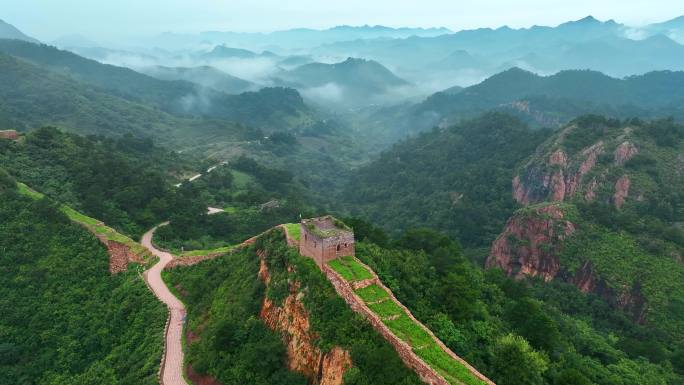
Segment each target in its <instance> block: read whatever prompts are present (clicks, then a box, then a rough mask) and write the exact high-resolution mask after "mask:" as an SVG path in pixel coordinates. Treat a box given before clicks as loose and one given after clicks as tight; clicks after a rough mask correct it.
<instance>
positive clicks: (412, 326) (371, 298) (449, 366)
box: [328, 257, 483, 385]
mask: <svg viewBox="0 0 684 385" xmlns="http://www.w3.org/2000/svg"><path fill="white" fill-rule="evenodd" d="M352 263H354V265H355V266H357V267H358V268H360V269H363V271H365V272H366V274H367V275H368V277H369V278H370V277H372V275H371V274H370V272H368V270H366V269H365V268H364V267H363V266H361V265H360V264H358V262H356V261H355V260H354V258H353V257H345V258H337V259H334V260H332V261H330V262H329V263H328V264H329V266H330V267H332V268H333V269H334V270H335V271H337V272H338V273H340V275H342V277H343V278H344V279H345V280H347V281H355V280H358V279H359V278H358V276H357V275H356V274H354V269H353V268H352V267H351V264H352ZM363 279H365V278H363ZM356 294H357V295H358V296H359V297H361V299H363V301H364V302H366V304H367V305H368V307H369V308H370V309H371V310H372V311H373V312H375V313H376V314H377V315H378V316H379V317H380V318H381V319H382V322H383V323H384V324H385V325H387V327H388V328H389V329H390V330H391V331H392V333H394V334H395V335H396V336H397V337H399V338H400V339H402V340H403V341H405V342H406V343H407V344H409V346H411V347H412V348H413V350H414V351H415V352H416V354H417V355H418V356H419V357H421V358H422V359H423V360H425V362H426V363H427V364H428V365H430V366H431V367H432V368H434V369H435V370H436V371H437V372H439V373H440V374H441V375H442V376H444V378H446V379H447V380H448V381H449V382H450V383H453V384H460V383H464V384H467V385H480V384H482V383H483V382H482V381H480V380H478V379H477V378H476V377H474V376H473V375H472V373H470V371H469V370H468V369H467V368H466V367H465V366H463V365H462V364H461V363H460V362H458V361H456V360H454V359H453V358H451V357H450V356H449V355H448V354H447V353H446V352H445V351H444V350H442V348H441V347H439V345H437V343H436V342H435V340H434V339H433V338H432V336H430V334H428V332H426V331H425V329H423V328H422V327H421V326H420V325H419V324H417V323H416V322H414V321H413V320H412V319H411V318H410V317H409V316H408V314H406V313H405V311H404V310H403V309H402V308H401V307H399V306H398V305H397V304H396V303H394V301H393V300H392V299H391V298H390V296H389V294H388V293H387V292H386V291H385V290H384V289H383V288H381V287H380V286H378V285H376V284H372V285H369V286H366V287H364V288H361V289H357V290H356Z"/></svg>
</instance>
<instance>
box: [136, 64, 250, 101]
mask: <svg viewBox="0 0 684 385" xmlns="http://www.w3.org/2000/svg"><path fill="white" fill-rule="evenodd" d="M140 71H141V72H142V73H145V74H147V75H149V76H152V77H155V78H157V79H161V80H170V81H173V80H185V81H188V82H191V83H195V84H199V85H201V86H203V87H207V88H213V89H215V90H218V91H222V92H225V93H228V94H239V93H242V92H246V91H253V90H255V89H256V88H258V87H257V85H256V84H253V83H251V82H248V81H247V80H243V79H240V78H237V77H235V76H231V75H229V74H227V73H225V72H223V71H219V70H217V69H216V68H213V67H210V66H201V67H164V66H154V67H145V68H142V69H141V70H140Z"/></svg>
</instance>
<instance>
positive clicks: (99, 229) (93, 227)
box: [17, 183, 150, 258]
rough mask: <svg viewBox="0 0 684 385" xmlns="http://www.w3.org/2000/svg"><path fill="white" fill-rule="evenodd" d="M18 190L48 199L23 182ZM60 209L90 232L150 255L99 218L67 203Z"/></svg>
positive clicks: (137, 252)
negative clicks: (75, 208)
mask: <svg viewBox="0 0 684 385" xmlns="http://www.w3.org/2000/svg"><path fill="white" fill-rule="evenodd" d="M17 190H18V192H19V193H20V194H22V195H25V196H27V197H29V198H31V199H33V200H40V199H47V198H45V196H44V195H43V194H41V193H39V192H37V191H35V190H33V189H32V188H30V187H28V186H27V185H25V184H23V183H17ZM59 211H61V212H62V213H63V214H64V215H66V216H67V218H69V219H70V220H71V221H72V222H74V223H77V224H80V225H82V226H83V227H85V228H87V229H88V230H90V232H92V233H93V234H95V235H99V236H103V237H105V238H106V239H108V240H110V241H115V242H119V243H122V244H124V245H126V246H128V247H129V248H130V249H131V251H132V252H133V253H135V254H136V255H138V256H140V257H141V258H142V257H145V256H149V255H150V252H149V250H147V249H146V248H145V247H143V246H142V245H141V244H140V243H138V242H136V241H134V240H132V239H131V238H129V237H127V236H125V235H122V234H120V233H118V232H117V231H116V230H114V229H112V228H111V227H108V226H106V225H105V224H104V223H102V222H100V221H98V220H97V219H94V218H91V217H89V216H86V215H83V214H81V213H79V212H78V211H76V210H74V209H72V208H71V207H69V206H67V205H60V206H59Z"/></svg>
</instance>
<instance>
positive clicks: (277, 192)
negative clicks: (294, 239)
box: [155, 158, 310, 254]
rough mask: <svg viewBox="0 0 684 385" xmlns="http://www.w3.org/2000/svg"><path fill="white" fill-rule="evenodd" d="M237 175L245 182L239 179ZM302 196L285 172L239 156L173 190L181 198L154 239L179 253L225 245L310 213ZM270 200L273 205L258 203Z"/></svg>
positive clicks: (298, 188) (212, 248)
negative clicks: (218, 210) (226, 209)
mask: <svg viewBox="0 0 684 385" xmlns="http://www.w3.org/2000/svg"><path fill="white" fill-rule="evenodd" d="M236 170H238V171H237V174H236ZM235 175H240V178H242V179H244V180H249V182H248V183H247V184H238V183H237V182H236V180H235ZM305 197H306V195H305V194H304V193H303V190H302V187H301V186H300V185H299V184H298V183H296V182H295V181H294V180H293V177H292V175H290V174H288V173H287V172H285V171H282V170H277V169H272V168H269V167H265V166H263V165H260V164H258V163H256V162H255V161H254V160H252V159H248V158H238V159H236V160H234V161H232V162H230V163H229V164H227V165H221V166H219V167H217V168H216V169H214V170H213V171H212V172H210V173H208V174H206V175H204V176H202V177H201V178H199V179H196V180H195V181H193V182H189V183H183V185H181V187H179V188H178V189H177V190H176V199H177V200H178V201H180V202H184V203H183V205H182V206H181V207H178V208H176V209H175V210H174V211H175V212H172V213H171V215H170V218H169V219H170V222H171V223H170V224H169V226H164V227H162V228H160V229H159V231H157V233H156V234H155V242H156V243H157V244H158V245H160V246H161V247H163V248H166V249H169V250H172V251H174V252H176V253H178V254H181V253H182V251H183V252H189V251H195V250H214V249H224V248H226V247H229V246H231V245H236V244H240V243H242V242H243V241H245V240H247V239H249V238H251V237H253V236H254V235H257V234H260V233H262V232H263V231H266V230H268V229H270V228H271V227H273V226H276V225H278V224H281V223H288V222H291V221H293V220H295V219H296V218H298V217H299V215H300V214H304V215H306V214H307V213H310V209H309V208H308V204H307V203H306V201H305V199H304V198H305ZM272 200H276V201H277V205H276V207H270V208H269V207H261V205H262V204H263V203H266V202H269V201H272ZM226 206H230V207H231V210H230V212H223V213H218V214H214V215H207V212H206V208H207V207H226Z"/></svg>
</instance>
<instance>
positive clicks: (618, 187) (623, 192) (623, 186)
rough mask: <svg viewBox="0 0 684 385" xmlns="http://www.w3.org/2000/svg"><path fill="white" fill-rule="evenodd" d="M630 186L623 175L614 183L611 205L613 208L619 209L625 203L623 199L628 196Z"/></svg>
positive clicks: (626, 177)
mask: <svg viewBox="0 0 684 385" xmlns="http://www.w3.org/2000/svg"><path fill="white" fill-rule="evenodd" d="M631 184H632V182H631V181H630V179H629V177H628V176H627V175H623V176H622V177H620V179H618V180H617V182H615V194H614V195H613V203H614V204H615V207H616V208H618V209H620V208H622V205H623V204H624V203H625V199H627V197H628V196H629V187H630V185H631Z"/></svg>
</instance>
